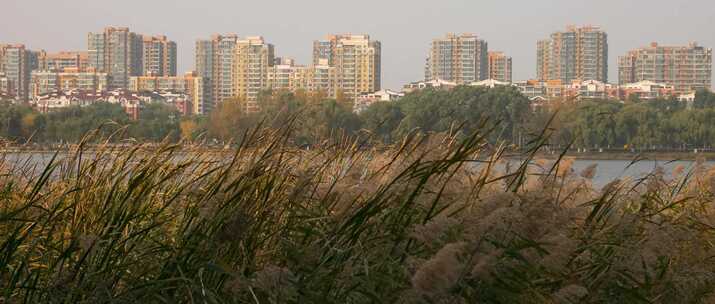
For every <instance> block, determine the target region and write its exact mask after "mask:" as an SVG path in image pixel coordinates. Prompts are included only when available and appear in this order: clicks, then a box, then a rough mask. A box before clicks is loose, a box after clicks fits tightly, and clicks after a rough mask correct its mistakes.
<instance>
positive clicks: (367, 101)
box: [353, 90, 405, 113]
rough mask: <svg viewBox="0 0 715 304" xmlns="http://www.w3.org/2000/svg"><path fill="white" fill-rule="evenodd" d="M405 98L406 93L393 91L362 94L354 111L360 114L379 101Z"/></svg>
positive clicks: (356, 102)
mask: <svg viewBox="0 0 715 304" xmlns="http://www.w3.org/2000/svg"><path fill="white" fill-rule="evenodd" d="M402 97H405V93H402V92H395V91H391V90H380V91H377V92H374V93H368V94H362V95H360V96H358V98H357V100H356V101H355V105H354V108H353V110H354V111H355V113H360V112H362V111H364V110H365V109H367V108H368V107H369V106H370V105H371V104H373V103H375V102H379V101H397V100H399V99H400V98H402Z"/></svg>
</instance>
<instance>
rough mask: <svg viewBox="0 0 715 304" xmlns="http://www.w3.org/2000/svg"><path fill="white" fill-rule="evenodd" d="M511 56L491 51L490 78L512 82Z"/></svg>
mask: <svg viewBox="0 0 715 304" xmlns="http://www.w3.org/2000/svg"><path fill="white" fill-rule="evenodd" d="M511 62H512V60H511V57H509V56H506V55H505V54H504V53H502V52H489V79H493V80H497V81H501V82H509V83H511V82H512V70H511V69H512V67H511Z"/></svg>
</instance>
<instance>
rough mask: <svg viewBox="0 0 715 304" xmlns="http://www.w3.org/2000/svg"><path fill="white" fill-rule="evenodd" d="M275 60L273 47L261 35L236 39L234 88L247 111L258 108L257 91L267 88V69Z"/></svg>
mask: <svg viewBox="0 0 715 304" xmlns="http://www.w3.org/2000/svg"><path fill="white" fill-rule="evenodd" d="M274 60H275V48H274V47H273V45H272V44H269V43H266V42H265V40H264V39H263V37H260V36H256V37H247V38H245V39H240V40H238V41H236V58H235V75H236V76H235V85H234V87H235V90H236V96H237V97H239V98H240V99H242V100H245V101H246V102H247V103H246V105H247V107H248V110H249V111H256V110H258V105H257V104H256V103H255V101H256V99H258V93H259V92H260V91H261V90H263V89H266V88H268V71H269V69H270V68H271V67H272V66H273V63H274Z"/></svg>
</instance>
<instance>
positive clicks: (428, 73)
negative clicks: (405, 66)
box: [425, 34, 489, 85]
mask: <svg viewBox="0 0 715 304" xmlns="http://www.w3.org/2000/svg"><path fill="white" fill-rule="evenodd" d="M488 78H489V56H488V45H487V42H486V41H484V40H482V39H479V37H477V36H476V35H474V34H461V35H455V34H447V36H446V37H444V38H438V39H434V40H432V43H431V46H430V52H429V55H428V57H427V62H426V64H425V81H431V80H444V81H449V82H455V83H457V84H458V85H461V84H469V83H472V82H475V81H481V80H485V79H488Z"/></svg>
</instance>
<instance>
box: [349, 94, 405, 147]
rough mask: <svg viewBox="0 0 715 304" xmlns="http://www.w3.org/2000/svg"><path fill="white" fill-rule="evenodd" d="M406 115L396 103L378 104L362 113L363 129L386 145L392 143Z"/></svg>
mask: <svg viewBox="0 0 715 304" xmlns="http://www.w3.org/2000/svg"><path fill="white" fill-rule="evenodd" d="M404 117H405V115H404V114H403V113H402V110H401V109H400V106H399V105H397V103H396V102H386V101H385V102H376V103H373V104H371V105H370V106H369V107H368V108H367V109H365V110H364V111H363V112H362V113H360V119H361V120H362V122H363V128H365V129H367V130H369V131H371V132H372V133H373V134H374V135H376V136H378V137H379V138H381V139H382V141H383V142H384V143H391V142H392V140H393V135H394V133H395V130H397V129H398V128H399V126H400V123H401V122H402V119H403V118H404Z"/></svg>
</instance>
